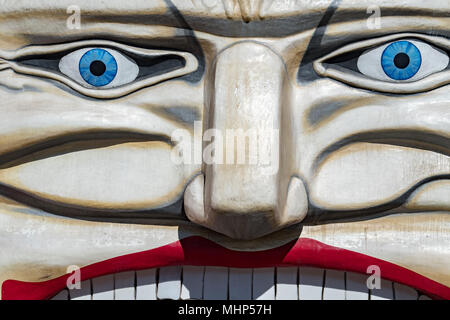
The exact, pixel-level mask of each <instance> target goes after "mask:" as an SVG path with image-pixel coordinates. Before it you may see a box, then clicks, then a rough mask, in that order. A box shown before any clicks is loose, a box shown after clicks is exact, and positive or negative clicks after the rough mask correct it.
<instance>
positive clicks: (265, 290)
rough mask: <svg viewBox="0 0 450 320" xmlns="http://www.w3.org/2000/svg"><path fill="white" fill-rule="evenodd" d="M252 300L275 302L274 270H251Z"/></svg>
mask: <svg viewBox="0 0 450 320" xmlns="http://www.w3.org/2000/svg"><path fill="white" fill-rule="evenodd" d="M253 299H254V300H275V268H255V269H253Z"/></svg>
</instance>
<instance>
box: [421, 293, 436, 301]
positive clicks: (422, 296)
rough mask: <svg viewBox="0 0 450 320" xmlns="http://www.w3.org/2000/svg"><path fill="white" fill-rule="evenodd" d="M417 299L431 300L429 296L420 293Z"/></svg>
mask: <svg viewBox="0 0 450 320" xmlns="http://www.w3.org/2000/svg"><path fill="white" fill-rule="evenodd" d="M419 300H433V299H431V298H430V297H429V296H426V295H424V294H422V295H421V296H420V297H419Z"/></svg>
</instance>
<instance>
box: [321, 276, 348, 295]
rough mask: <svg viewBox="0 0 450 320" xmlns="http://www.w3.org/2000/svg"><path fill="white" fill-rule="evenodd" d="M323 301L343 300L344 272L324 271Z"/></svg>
mask: <svg viewBox="0 0 450 320" xmlns="http://www.w3.org/2000/svg"><path fill="white" fill-rule="evenodd" d="M323 300H345V272H344V271H339V270H329V269H328V270H325V285H324V287H323Z"/></svg>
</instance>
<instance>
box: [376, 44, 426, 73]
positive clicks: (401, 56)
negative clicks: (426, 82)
mask: <svg viewBox="0 0 450 320" xmlns="http://www.w3.org/2000/svg"><path fill="white" fill-rule="evenodd" d="M421 64H422V56H421V55H420V51H419V49H417V47H416V46H415V45H414V44H412V43H411V42H409V41H397V42H394V43H391V44H390V45H389V46H387V47H386V49H384V51H383V54H382V55H381V66H382V67H383V71H384V73H385V74H386V75H387V76H388V77H389V78H391V79H394V80H407V79H409V78H411V77H413V76H414V75H415V74H416V73H417V72H418V71H419V69H420V65H421Z"/></svg>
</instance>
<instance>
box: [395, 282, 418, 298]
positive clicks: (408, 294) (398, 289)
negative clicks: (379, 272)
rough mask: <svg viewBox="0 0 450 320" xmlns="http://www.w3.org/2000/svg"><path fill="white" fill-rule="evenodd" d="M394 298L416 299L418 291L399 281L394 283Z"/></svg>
mask: <svg viewBox="0 0 450 320" xmlns="http://www.w3.org/2000/svg"><path fill="white" fill-rule="evenodd" d="M394 292H395V300H417V298H418V296H419V293H418V292H417V290H416V289H413V288H411V287H408V286H405V285H403V284H400V283H394Z"/></svg>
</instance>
